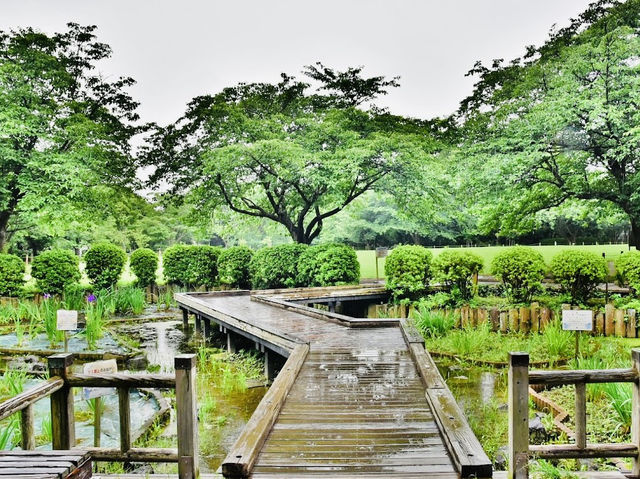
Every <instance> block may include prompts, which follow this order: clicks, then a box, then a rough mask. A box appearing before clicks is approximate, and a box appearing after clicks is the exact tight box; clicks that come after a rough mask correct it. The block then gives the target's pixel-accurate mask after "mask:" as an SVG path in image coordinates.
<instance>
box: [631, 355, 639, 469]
mask: <svg viewBox="0 0 640 479" xmlns="http://www.w3.org/2000/svg"><path fill="white" fill-rule="evenodd" d="M631 359H632V361H633V369H634V370H635V371H636V373H640V349H633V350H631ZM631 384H632V385H633V399H632V402H631V406H632V407H631V411H632V413H631V442H632V443H633V444H635V445H636V447H638V450H639V451H640V384H639V383H638V381H637V380H636V381H634V382H633V383H631ZM631 477H640V452H638V453H637V455H636V456H635V457H634V458H633V466H632V468H631Z"/></svg>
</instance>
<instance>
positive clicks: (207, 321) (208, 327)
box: [202, 317, 211, 339]
mask: <svg viewBox="0 0 640 479" xmlns="http://www.w3.org/2000/svg"><path fill="white" fill-rule="evenodd" d="M202 321H204V338H205V339H208V338H210V337H211V320H210V319H209V318H206V317H205V318H202Z"/></svg>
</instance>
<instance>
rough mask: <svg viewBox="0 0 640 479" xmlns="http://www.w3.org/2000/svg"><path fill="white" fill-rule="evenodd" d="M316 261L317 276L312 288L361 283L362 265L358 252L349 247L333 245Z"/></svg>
mask: <svg viewBox="0 0 640 479" xmlns="http://www.w3.org/2000/svg"><path fill="white" fill-rule="evenodd" d="M311 248H313V246H311ZM311 248H310V249H311ZM315 260H316V266H315V267H314V268H313V269H314V271H315V275H314V278H313V282H312V284H311V286H339V285H344V284H358V283H359V282H360V263H359V262H358V257H357V256H356V252H355V251H354V250H353V248H350V247H349V246H345V245H332V246H331V247H329V248H326V249H322V250H321V251H319V252H318V254H317V255H316V256H315Z"/></svg>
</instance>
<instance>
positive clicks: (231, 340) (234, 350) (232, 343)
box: [227, 330, 238, 354]
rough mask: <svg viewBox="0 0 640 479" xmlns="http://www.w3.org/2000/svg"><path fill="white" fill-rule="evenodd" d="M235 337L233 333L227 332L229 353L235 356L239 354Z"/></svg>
mask: <svg viewBox="0 0 640 479" xmlns="http://www.w3.org/2000/svg"><path fill="white" fill-rule="evenodd" d="M233 335H234V333H233V332H231V331H229V330H227V351H228V352H230V353H231V354H235V353H237V352H238V348H237V344H236V341H235V338H234V337H233Z"/></svg>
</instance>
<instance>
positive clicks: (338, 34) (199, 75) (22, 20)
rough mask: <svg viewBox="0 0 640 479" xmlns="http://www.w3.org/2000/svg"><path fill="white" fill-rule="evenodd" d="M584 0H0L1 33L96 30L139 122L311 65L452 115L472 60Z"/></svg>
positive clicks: (425, 113)
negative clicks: (392, 80)
mask: <svg viewBox="0 0 640 479" xmlns="http://www.w3.org/2000/svg"><path fill="white" fill-rule="evenodd" d="M588 4H589V1H587V0H438V1H435V0H386V1H382V0H342V1H337V0H322V1H318V0H316V1H314V2H311V1H304V0H226V1H217V0H209V1H205V0H183V1H180V2H178V1H168V0H108V1H106V0H103V1H97V0H0V29H2V30H7V29H10V28H14V27H18V26H34V27H37V28H39V29H41V30H44V31H47V32H53V31H60V30H63V29H64V25H65V23H66V22H68V21H75V22H78V23H81V24H95V25H98V27H99V30H98V37H99V39H100V40H101V41H103V42H106V43H108V44H110V45H111V47H112V48H113V50H114V53H113V58H112V59H111V60H109V61H108V62H106V63H104V64H103V65H101V69H102V71H103V73H104V74H106V75H107V76H113V77H117V76H119V75H127V76H132V77H134V78H135V79H136V80H137V81H138V84H137V85H136V87H135V88H134V89H132V90H131V92H132V94H133V96H134V97H135V98H136V99H137V100H138V101H140V102H141V103H142V105H141V109H140V112H141V114H142V117H143V120H145V121H156V122H158V123H161V124H166V123H168V122H171V121H174V120H175V119H176V118H177V117H178V116H180V114H181V113H182V112H183V111H184V109H185V104H186V103H187V102H188V101H189V100H190V99H191V98H193V97H194V96H196V95H200V94H203V93H214V92H217V91H219V90H220V89H222V88H223V87H225V86H231V85H234V84H236V83H238V82H241V81H244V82H255V81H268V82H273V81H277V80H278V75H279V73H280V72H282V71H284V72H287V73H293V74H297V73H298V72H300V70H301V69H302V67H303V66H304V65H307V64H310V63H313V62H315V61H317V60H320V61H322V62H323V63H325V64H327V65H329V66H332V67H336V68H340V69H342V68H345V67H347V66H351V65H353V66H355V65H365V66H366V69H365V72H364V73H365V74H368V75H379V74H383V75H387V76H389V77H391V76H394V75H400V76H401V79H400V82H401V87H400V88H398V89H396V90H395V91H393V92H392V93H390V94H389V95H388V96H387V97H386V98H384V100H383V101H381V102H379V103H381V104H385V105H386V106H389V107H390V108H391V110H392V111H393V112H394V113H397V114H403V115H409V116H416V117H421V118H429V117H433V116H436V115H447V114H449V113H452V112H453V111H454V110H455V109H456V108H457V106H458V103H459V101H460V100H461V99H462V98H463V97H464V96H466V95H467V94H469V93H470V92H471V87H472V84H473V81H472V80H471V79H470V78H465V76H464V74H465V73H466V72H467V71H468V70H469V69H470V68H471V66H472V65H473V63H474V62H475V60H477V59H481V60H485V61H490V60H491V59H493V58H506V59H511V58H513V57H516V56H520V55H522V53H523V52H524V46H525V45H528V44H532V43H535V44H540V43H542V42H543V41H544V40H545V38H546V37H547V33H548V30H549V28H550V27H551V25H553V24H558V25H560V26H564V25H566V24H567V23H568V19H569V18H570V17H574V16H576V15H577V14H579V13H580V12H581V11H583V10H584V9H585V8H586V7H587V5H588Z"/></svg>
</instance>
